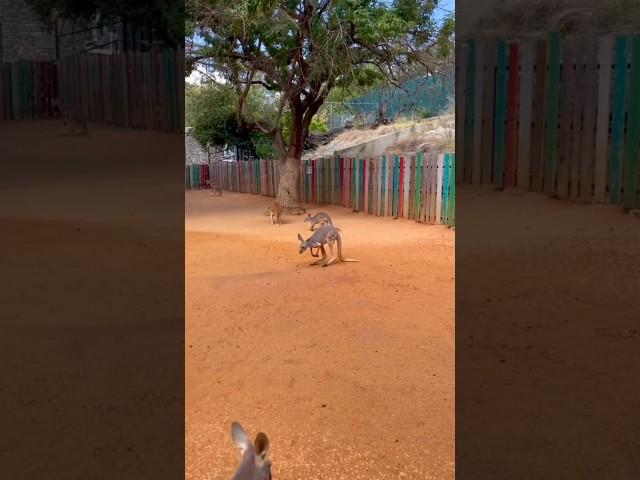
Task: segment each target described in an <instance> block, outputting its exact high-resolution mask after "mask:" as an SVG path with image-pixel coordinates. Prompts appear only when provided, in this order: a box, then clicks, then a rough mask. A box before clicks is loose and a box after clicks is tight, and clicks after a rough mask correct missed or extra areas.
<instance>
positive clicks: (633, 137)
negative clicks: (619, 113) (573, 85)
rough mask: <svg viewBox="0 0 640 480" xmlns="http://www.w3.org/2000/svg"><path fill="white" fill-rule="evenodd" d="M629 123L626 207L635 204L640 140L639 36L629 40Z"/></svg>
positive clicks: (625, 189) (626, 163)
mask: <svg viewBox="0 0 640 480" xmlns="http://www.w3.org/2000/svg"><path fill="white" fill-rule="evenodd" d="M629 97H630V98H629V124H628V126H627V141H626V145H625V156H624V180H625V181H624V198H623V205H624V207H625V208H626V209H633V208H636V206H637V190H638V142H639V141H640V36H638V35H635V36H634V37H633V39H632V41H631V79H630V81H629Z"/></svg>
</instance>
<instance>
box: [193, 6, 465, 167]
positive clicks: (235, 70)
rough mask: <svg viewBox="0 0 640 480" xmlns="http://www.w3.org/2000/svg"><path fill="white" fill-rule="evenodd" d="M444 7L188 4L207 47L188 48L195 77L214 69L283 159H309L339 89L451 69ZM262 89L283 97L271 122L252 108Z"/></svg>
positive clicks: (241, 119)
mask: <svg viewBox="0 0 640 480" xmlns="http://www.w3.org/2000/svg"><path fill="white" fill-rule="evenodd" d="M437 4H438V0H389V1H381V0H233V1H232V0H187V2H186V8H187V24H186V31H187V32H188V33H192V34H194V35H196V36H197V40H198V41H197V42H194V44H193V45H192V46H191V48H189V49H188V52H187V71H189V70H190V69H191V68H194V67H197V66H199V65H202V64H204V65H207V67H208V68H209V69H211V70H213V71H214V72H215V73H216V75H217V77H218V78H219V79H220V81H221V82H222V83H224V84H225V85H229V86H231V87H232V88H233V89H234V91H235V92H236V95H237V104H236V116H237V119H238V123H239V124H240V125H242V126H243V128H246V129H249V130H256V131H261V132H263V133H264V134H265V135H268V136H269V137H271V138H272V139H273V141H274V145H275V146H276V148H277V149H278V151H279V153H280V154H281V156H282V157H283V158H286V157H293V158H299V157H300V155H301V153H302V145H303V143H304V140H305V139H306V137H307V136H308V134H309V131H310V128H311V122H312V120H313V117H314V115H315V114H316V113H317V112H318V110H319V108H320V106H321V105H322V103H323V102H324V101H325V99H326V98H327V95H328V94H329V93H330V92H331V91H332V90H333V89H334V88H337V89H342V90H347V89H350V88H354V87H355V88H365V87H367V86H371V85H376V84H380V83H381V82H385V83H390V84H398V83H399V81H400V80H401V79H402V78H403V77H404V76H406V75H408V74H411V73H415V72H417V71H421V72H424V71H425V70H431V71H437V70H439V69H442V68H445V67H446V66H447V65H448V64H450V63H451V46H452V44H453V18H452V17H451V18H449V19H447V20H446V21H445V22H444V24H442V25H438V24H437V23H436V21H435V20H434V9H435V7H436V6H437ZM257 87H259V88H262V89H264V90H266V91H268V92H272V93H273V94H274V98H277V107H275V108H274V109H273V111H272V112H271V113H272V115H271V116H270V118H266V117H262V116H260V115H255V112H252V110H251V109H250V108H247V106H248V103H247V98H248V97H249V94H250V92H251V91H252V90H253V89H255V88H257ZM287 116H290V121H286V122H285V121H284V118H285V117H287ZM287 123H289V124H290V126H289V128H287ZM285 134H286V135H285Z"/></svg>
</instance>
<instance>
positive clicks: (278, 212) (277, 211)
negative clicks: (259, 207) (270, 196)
mask: <svg viewBox="0 0 640 480" xmlns="http://www.w3.org/2000/svg"><path fill="white" fill-rule="evenodd" d="M264 214H265V215H270V216H271V225H273V218H274V217H275V218H276V222H277V223H278V225H282V208H281V207H280V204H279V203H278V202H273V203H272V204H271V205H269V206H268V207H267V210H266V212H265V213H264Z"/></svg>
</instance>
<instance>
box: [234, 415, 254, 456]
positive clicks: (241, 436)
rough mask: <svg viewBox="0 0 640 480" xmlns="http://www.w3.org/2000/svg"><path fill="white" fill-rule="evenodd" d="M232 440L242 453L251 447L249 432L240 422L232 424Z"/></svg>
mask: <svg viewBox="0 0 640 480" xmlns="http://www.w3.org/2000/svg"><path fill="white" fill-rule="evenodd" d="M231 438H232V439H233V443H235V444H236V447H238V448H239V449H240V451H241V452H242V453H244V452H246V451H247V449H248V448H250V447H251V440H249V436H248V435H247V432H245V431H244V428H242V426H241V425H240V424H239V423H238V422H233V423H232V424H231Z"/></svg>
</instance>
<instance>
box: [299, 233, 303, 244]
mask: <svg viewBox="0 0 640 480" xmlns="http://www.w3.org/2000/svg"><path fill="white" fill-rule="evenodd" d="M298 240H300V241H301V242H304V239H303V238H302V235H300V234H298Z"/></svg>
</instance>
